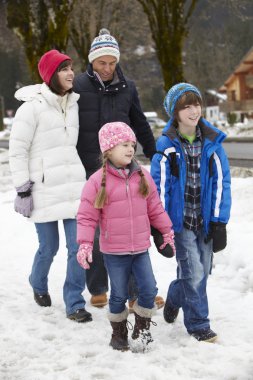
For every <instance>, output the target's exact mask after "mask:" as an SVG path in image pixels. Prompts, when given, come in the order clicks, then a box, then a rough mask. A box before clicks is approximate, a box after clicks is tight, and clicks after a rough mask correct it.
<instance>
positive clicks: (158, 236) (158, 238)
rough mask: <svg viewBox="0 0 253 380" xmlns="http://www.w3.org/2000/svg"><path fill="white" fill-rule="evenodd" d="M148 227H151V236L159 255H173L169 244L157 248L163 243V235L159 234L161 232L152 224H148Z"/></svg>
mask: <svg viewBox="0 0 253 380" xmlns="http://www.w3.org/2000/svg"><path fill="white" fill-rule="evenodd" d="M150 227H151V235H152V236H153V239H154V243H155V246H156V249H157V251H158V252H159V253H161V255H163V256H164V257H173V256H174V252H173V249H172V247H171V246H170V245H169V244H167V245H166V246H165V247H164V248H163V249H160V248H159V247H160V246H161V245H162V244H163V235H162V234H161V232H160V231H158V230H157V229H156V228H155V227H153V226H150Z"/></svg>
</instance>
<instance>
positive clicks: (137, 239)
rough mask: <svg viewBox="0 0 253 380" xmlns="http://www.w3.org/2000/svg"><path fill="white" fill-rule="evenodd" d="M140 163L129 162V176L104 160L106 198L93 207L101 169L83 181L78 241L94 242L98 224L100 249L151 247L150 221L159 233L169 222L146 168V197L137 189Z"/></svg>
mask: <svg viewBox="0 0 253 380" xmlns="http://www.w3.org/2000/svg"><path fill="white" fill-rule="evenodd" d="M139 171H140V166H138V165H137V164H136V163H135V162H132V164H131V169H130V174H129V176H128V177H124V176H123V174H122V175H121V174H120V173H119V172H118V171H117V170H116V169H114V168H113V167H112V166H111V165H109V164H107V174H106V192H107V195H108V198H107V202H106V204H105V206H104V207H103V209H96V208H95V207H94V206H93V205H94V201H95V198H96V195H97V193H98V191H99V189H100V188H101V178H102V169H99V170H98V171H97V172H96V173H94V174H93V175H92V176H91V177H90V178H89V180H88V181H87V182H86V184H85V186H84V189H83V192H82V197H81V203H80V206H79V210H78V213H77V241H78V243H79V244H81V243H85V242H88V243H91V244H93V240H94V234H95V229H96V226H97V225H98V223H99V226H100V242H99V243H100V250H101V252H104V253H121V252H144V251H146V250H147V249H148V248H149V247H150V245H151V244H150V224H151V225H152V226H154V227H155V228H157V229H158V230H159V231H160V232H161V233H162V234H167V233H169V232H170V231H171V227H172V223H171V220H170V218H169V216H168V214H167V213H166V212H165V210H164V208H163V206H162V203H161V201H160V198H159V195H158V192H157V189H156V185H155V183H154V181H153V179H152V177H151V175H150V174H149V172H148V171H147V170H145V169H144V168H142V171H143V173H144V175H145V177H146V179H147V181H148V183H149V186H150V192H149V195H148V197H146V198H143V197H142V196H141V194H140V193H139V182H140V175H139V173H138V172H139Z"/></svg>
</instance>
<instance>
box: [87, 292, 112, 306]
mask: <svg viewBox="0 0 253 380" xmlns="http://www.w3.org/2000/svg"><path fill="white" fill-rule="evenodd" d="M107 302H108V301H107V294H106V293H103V294H98V295H96V296H91V299H90V304H91V305H92V306H94V307H104V306H105V305H107Z"/></svg>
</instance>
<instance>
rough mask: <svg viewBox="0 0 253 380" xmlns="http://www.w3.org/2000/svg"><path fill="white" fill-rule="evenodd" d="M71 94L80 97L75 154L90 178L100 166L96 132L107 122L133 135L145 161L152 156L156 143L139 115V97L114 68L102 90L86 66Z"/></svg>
mask: <svg viewBox="0 0 253 380" xmlns="http://www.w3.org/2000/svg"><path fill="white" fill-rule="evenodd" d="M73 90H74V91H75V92H76V93H78V94H80V99H79V101H78V104H79V123H80V129H79V137H78V143H77V150H78V154H79V156H80V158H81V160H82V163H83V165H84V167H85V170H86V176H87V178H89V177H90V175H91V174H93V173H94V172H95V171H96V170H97V169H98V168H99V167H100V166H101V165H100V162H99V157H100V153H101V152H100V148H99V142H98V132H99V130H100V128H101V127H102V126H103V125H104V124H105V123H108V122H112V121H122V122H125V123H126V124H128V125H129V126H130V127H131V128H132V129H133V130H134V132H135V134H136V137H137V140H138V142H139V143H140V144H141V145H142V147H143V152H144V154H145V156H146V157H149V158H152V156H153V154H154V153H155V140H154V136H153V134H152V131H151V128H150V126H149V124H148V122H147V120H146V117H145V115H144V114H143V112H142V109H141V106H140V102H139V98H138V93H137V90H136V87H135V84H134V82H133V81H131V80H129V79H127V78H125V77H124V76H123V73H122V71H121V69H120V67H119V65H117V67H116V70H115V74H114V79H113V81H112V82H111V83H110V84H109V85H108V86H106V87H105V86H104V83H103V82H100V80H99V79H98V77H97V76H96V75H95V74H94V72H93V70H92V65H89V66H88V69H87V71H86V72H85V73H82V74H79V75H77V76H76V77H75V80H74V87H73Z"/></svg>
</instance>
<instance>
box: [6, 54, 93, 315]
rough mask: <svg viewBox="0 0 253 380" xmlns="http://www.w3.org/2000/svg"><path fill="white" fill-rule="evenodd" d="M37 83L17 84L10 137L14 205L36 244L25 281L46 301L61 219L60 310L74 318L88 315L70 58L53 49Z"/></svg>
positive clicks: (81, 174) (81, 173)
mask: <svg viewBox="0 0 253 380" xmlns="http://www.w3.org/2000/svg"><path fill="white" fill-rule="evenodd" d="M38 69H39V73H40V76H41V78H42V80H43V83H42V84H40V85H33V86H27V87H24V88H21V89H19V90H18V91H17V92H16V94H15V96H16V98H17V99H19V100H22V101H23V102H24V103H23V104H22V105H21V106H20V107H19V109H18V110H17V112H16V115H15V119H14V123H13V127H12V131H11V136H10V148H9V155H10V156H9V158H10V168H11V172H12V177H13V182H14V186H15V187H16V190H17V197H16V199H15V210H16V211H17V212H19V213H21V214H22V215H24V216H25V217H28V218H30V219H31V220H32V221H33V222H35V227H36V231H37V234H38V240H39V248H38V250H37V252H36V255H35V257H34V262H33V266H32V271H31V274H30V276H29V282H30V284H31V286H32V288H33V293H34V299H35V301H36V302H37V303H38V304H39V305H40V306H44V307H45V306H51V297H50V295H49V292H48V273H49V270H50V267H51V264H52V262H53V259H54V256H55V255H56V253H57V251H58V249H59V231H58V221H59V220H63V225H64V231H65V236H66V246H67V249H68V260H67V273H66V279H65V283H64V287H63V298H64V302H65V305H66V314H67V317H68V318H69V319H72V320H75V321H77V322H87V321H90V320H92V317H91V314H90V313H89V312H87V311H86V310H85V300H84V298H83V296H82V292H83V291H84V288H85V271H84V270H83V269H82V268H81V267H80V266H79V264H78V262H77V260H76V253H77V251H78V245H77V243H76V219H75V217H76V213H77V209H78V205H79V201H80V194H81V190H82V187H83V184H84V181H85V171H84V168H83V165H82V163H81V160H80V158H79V156H78V153H77V150H76V143H77V138H78V130H79V120H78V105H77V100H78V98H79V95H78V94H76V93H74V92H72V83H73V78H74V73H73V70H72V62H71V58H70V57H69V56H67V55H65V54H62V53H60V52H59V51H57V50H50V51H48V52H47V53H45V54H44V55H43V56H42V57H41V59H40V61H39V64H38Z"/></svg>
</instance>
